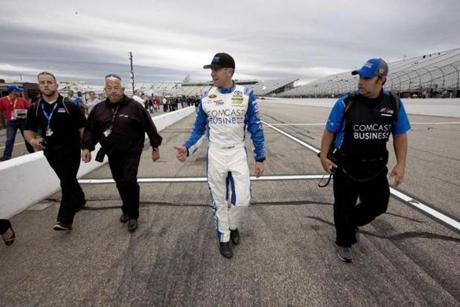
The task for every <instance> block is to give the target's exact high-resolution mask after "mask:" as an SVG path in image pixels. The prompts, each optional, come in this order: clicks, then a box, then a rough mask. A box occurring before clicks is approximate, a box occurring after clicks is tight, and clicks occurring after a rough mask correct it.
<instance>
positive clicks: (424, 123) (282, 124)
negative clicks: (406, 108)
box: [266, 122, 460, 127]
mask: <svg viewBox="0 0 460 307" xmlns="http://www.w3.org/2000/svg"><path fill="white" fill-rule="evenodd" d="M266 124H267V125H272V126H275V127H279V126H326V123H279V124H278V123H266ZM410 124H411V125H460V122H411V123H410Z"/></svg>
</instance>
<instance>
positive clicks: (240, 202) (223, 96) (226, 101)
mask: <svg viewBox="0 0 460 307" xmlns="http://www.w3.org/2000/svg"><path fill="white" fill-rule="evenodd" d="M203 68H205V69H208V68H210V69H211V77H212V80H213V84H214V86H213V87H212V88H211V89H210V90H209V91H208V92H207V93H205V94H204V95H203V97H202V99H201V104H200V105H199V106H198V114H197V117H196V121H195V124H194V126H193V131H192V135H191V136H190V138H189V139H188V140H187V141H186V142H185V144H184V145H182V146H179V147H176V150H177V158H178V159H179V161H185V159H186V157H187V156H188V155H189V152H190V151H193V148H194V146H196V144H197V143H198V141H199V140H200V139H201V137H202V136H203V135H204V133H205V132H206V130H208V137H209V149H208V184H209V188H210V191H211V198H212V204H213V214H214V218H215V222H216V230H217V238H218V240H219V251H220V253H221V254H222V256H224V257H226V258H231V257H232V256H233V250H232V246H231V244H230V241H231V242H232V243H233V244H234V245H237V244H238V243H239V240H240V236H239V231H238V224H239V220H240V217H241V215H242V212H243V209H244V208H245V207H247V206H248V205H249V201H250V176H249V168H248V162H247V154H246V148H245V145H244V137H245V131H246V128H247V129H248V131H249V132H250V133H251V138H252V142H253V145H254V158H255V160H256V165H255V173H256V176H257V177H259V176H261V175H262V173H263V170H264V166H263V161H264V160H265V147H264V134H263V130H262V125H261V121H260V118H259V114H258V109H257V103H256V98H255V95H254V93H253V92H252V90H250V89H249V88H246V87H243V86H240V85H236V84H235V83H234V82H233V81H232V76H233V73H234V72H235V61H234V60H233V58H232V57H231V56H230V55H229V54H227V53H217V54H216V55H215V56H214V58H213V60H212V62H211V64H209V65H205V66H204V67H203Z"/></svg>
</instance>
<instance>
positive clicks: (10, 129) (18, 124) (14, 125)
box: [3, 120, 34, 158]
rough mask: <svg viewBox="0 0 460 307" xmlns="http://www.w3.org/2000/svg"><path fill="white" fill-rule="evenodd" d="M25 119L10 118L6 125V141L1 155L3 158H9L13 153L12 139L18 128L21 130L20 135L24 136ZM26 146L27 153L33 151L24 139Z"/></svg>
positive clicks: (14, 137)
mask: <svg viewBox="0 0 460 307" xmlns="http://www.w3.org/2000/svg"><path fill="white" fill-rule="evenodd" d="M25 123H26V121H25V120H11V121H9V122H8V124H7V125H6V143H5V150H4V151H3V156H4V157H5V158H11V156H12V154H13V147H14V140H15V139H16V133H17V132H18V130H19V131H20V132H21V134H22V137H24V125H25ZM24 142H25V143H26V148H27V151H28V152H29V153H32V152H34V148H33V147H32V145H30V144H29V143H28V142H27V141H26V140H25V139H24Z"/></svg>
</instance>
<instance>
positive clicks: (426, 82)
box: [278, 48, 460, 98]
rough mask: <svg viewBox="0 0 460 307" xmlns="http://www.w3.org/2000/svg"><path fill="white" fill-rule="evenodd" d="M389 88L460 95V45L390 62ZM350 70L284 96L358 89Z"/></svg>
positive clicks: (425, 94)
mask: <svg viewBox="0 0 460 307" xmlns="http://www.w3.org/2000/svg"><path fill="white" fill-rule="evenodd" d="M388 66H389V69H390V73H389V75H388V80H387V82H386V84H385V86H384V87H385V89H387V90H391V91H393V92H395V93H397V94H399V96H401V97H424V98H429V97H460V48H457V49H452V50H448V51H442V52H436V53H431V54H426V55H422V56H417V57H412V58H404V59H402V60H399V61H396V62H392V63H388ZM357 79H358V77H357V76H352V75H351V70H350V71H348V72H344V73H340V74H336V75H332V76H328V77H325V78H321V79H318V80H316V81H314V82H311V83H309V84H306V85H304V86H300V87H296V88H293V89H291V90H288V91H286V92H283V93H280V94H279V95H278V96H280V97H309V98H313V97H337V96H340V95H342V94H345V93H348V92H352V91H355V90H356V86H357Z"/></svg>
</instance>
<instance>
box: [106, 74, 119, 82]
mask: <svg viewBox="0 0 460 307" xmlns="http://www.w3.org/2000/svg"><path fill="white" fill-rule="evenodd" d="M105 79H117V80H120V81H121V77H120V76H119V75H115V74H108V75H107V76H105Z"/></svg>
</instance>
